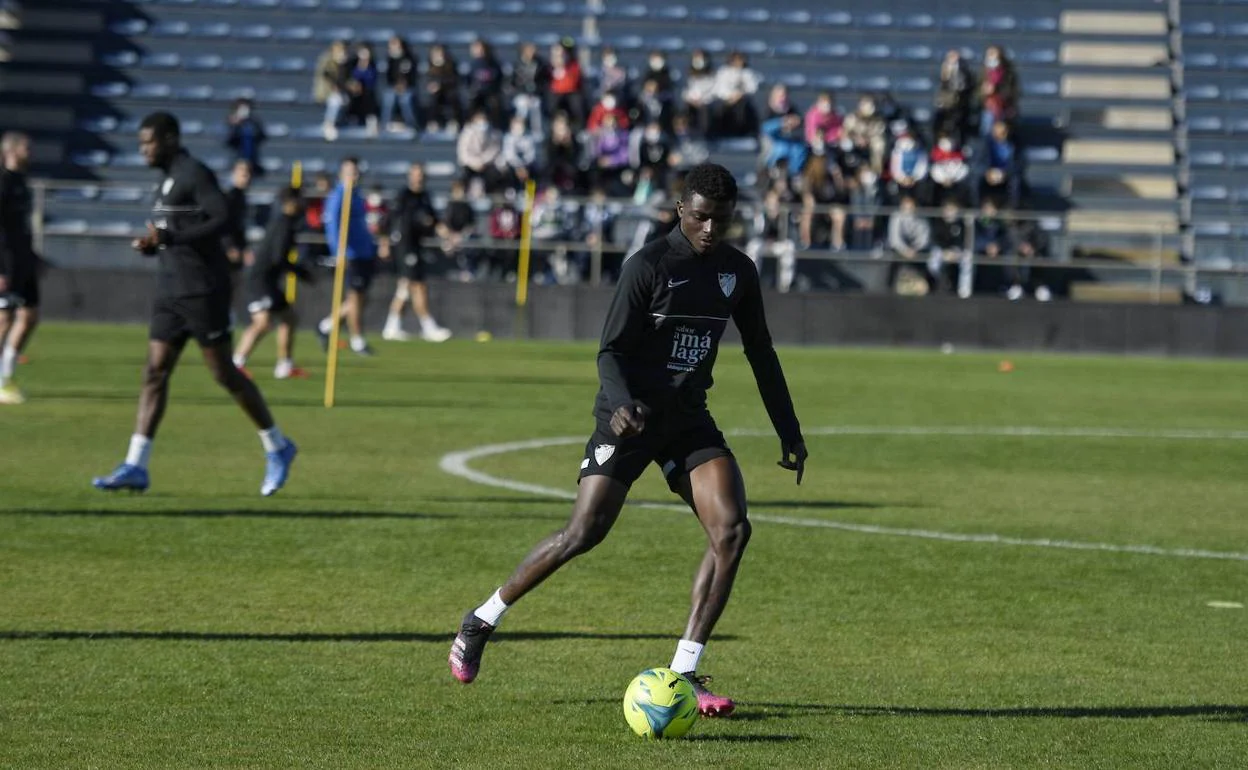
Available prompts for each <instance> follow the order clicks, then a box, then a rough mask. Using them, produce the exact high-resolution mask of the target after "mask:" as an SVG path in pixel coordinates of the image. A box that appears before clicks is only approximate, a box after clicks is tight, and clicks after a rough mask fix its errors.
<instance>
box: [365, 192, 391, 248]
mask: <svg viewBox="0 0 1248 770" xmlns="http://www.w3.org/2000/svg"><path fill="white" fill-rule="evenodd" d="M389 217H390V202H389V201H387V200H386V191H385V189H383V188H382V186H381V185H380V184H378V183H374V184H373V185H372V186H371V187H369V188H368V194H366V195H365V196H364V220H365V221H366V222H367V223H368V234H369V235H371V236H373V240H375V241H377V245H378V247H379V248H380V247H385V248H386V250H387V253H386V254H385V255H384V257H385V258H386V259H388V258H389V257H390V254H389V246H390V240H389V238H388V237H387V235H388V234H387V233H386V231H385V228H384V225H385V223H386V221H387V220H388V219H389Z"/></svg>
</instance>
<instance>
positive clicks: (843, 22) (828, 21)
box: [818, 11, 854, 27]
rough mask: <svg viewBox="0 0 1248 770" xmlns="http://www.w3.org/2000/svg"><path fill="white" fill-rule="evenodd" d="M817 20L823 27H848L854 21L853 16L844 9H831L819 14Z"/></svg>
mask: <svg viewBox="0 0 1248 770" xmlns="http://www.w3.org/2000/svg"><path fill="white" fill-rule="evenodd" d="M818 21H819V23H820V24H822V25H823V26H825V27H848V26H850V25H851V24H853V23H854V17H853V15H852V14H850V13H847V12H845V11H833V12H831V13H822V14H819V19H818Z"/></svg>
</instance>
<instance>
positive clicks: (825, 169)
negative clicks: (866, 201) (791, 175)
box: [800, 136, 849, 251]
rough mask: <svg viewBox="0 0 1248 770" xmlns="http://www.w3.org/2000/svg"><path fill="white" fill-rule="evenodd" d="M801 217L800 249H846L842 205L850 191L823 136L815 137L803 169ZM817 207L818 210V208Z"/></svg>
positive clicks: (843, 205) (846, 201) (846, 200)
mask: <svg viewBox="0 0 1248 770" xmlns="http://www.w3.org/2000/svg"><path fill="white" fill-rule="evenodd" d="M801 178H802V186H801V189H802V218H801V223H800V235H801V242H802V247H803V248H807V249H809V248H811V247H812V246H817V247H820V248H822V247H825V246H829V245H830V246H831V247H832V249H833V250H834V251H843V250H844V249H845V214H846V212H845V204H846V203H848V202H849V191H848V189H847V188H846V186H845V179H844V176H843V175H842V172H841V167H840V164H838V163H837V162H836V159H835V158H834V157H832V156H831V155H829V153H828V147H827V145H825V144H824V143H823V140H822V138H820V137H818V136H816V137H815V142H814V144H813V145H812V146H811V154H810V157H809V158H808V159H807V161H806V166H805V168H803V169H802V177H801ZM817 209H818V210H817Z"/></svg>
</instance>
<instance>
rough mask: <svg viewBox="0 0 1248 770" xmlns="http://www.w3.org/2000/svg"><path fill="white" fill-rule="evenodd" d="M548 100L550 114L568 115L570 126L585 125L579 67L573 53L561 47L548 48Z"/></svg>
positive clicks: (583, 99)
mask: <svg viewBox="0 0 1248 770" xmlns="http://www.w3.org/2000/svg"><path fill="white" fill-rule="evenodd" d="M550 75H551V81H550V98H551V100H552V110H551V111H552V112H559V111H563V112H566V113H567V114H568V118H569V119H570V120H571V121H572V125H573V126H576V127H578V128H579V127H580V126H582V125H584V123H585V98H584V96H583V95H582V93H581V91H582V83H581V65H580V63H578V62H577V60H576V55H575V53H574V52H573V51H572V50H570V49H569V48H568V47H566V46H563V45H554V46H551V48H550Z"/></svg>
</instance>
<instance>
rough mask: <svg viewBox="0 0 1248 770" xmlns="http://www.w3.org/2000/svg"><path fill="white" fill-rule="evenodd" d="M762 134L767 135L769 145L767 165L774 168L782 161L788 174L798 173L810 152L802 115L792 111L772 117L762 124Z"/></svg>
mask: <svg viewBox="0 0 1248 770" xmlns="http://www.w3.org/2000/svg"><path fill="white" fill-rule="evenodd" d="M763 136H765V137H767V140H768V142H769V147H770V150H769V153H768V155H767V160H766V163H767V166H768V167H769V168H775V167H776V166H777V165H778V164H779V163H780V162H781V161H784V162H785V163H786V164H787V166H788V172H789V174H792V175H796V174H800V173H801V171H802V168H803V167H804V166H805V165H806V156H807V155H808V154H809V152H810V146H809V145H807V144H806V133H805V131H804V130H803V128H802V116H801V115H799V114H797V113H796V112H793V113H790V114H788V115H784V116H783V117H779V118H772V119H771V120H769V121H767V122H766V123H764V124H763Z"/></svg>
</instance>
